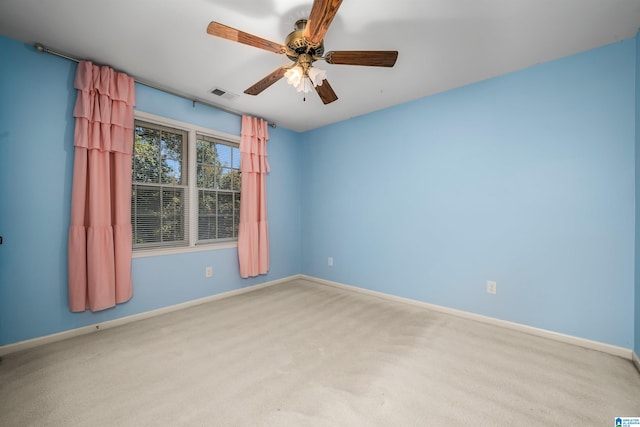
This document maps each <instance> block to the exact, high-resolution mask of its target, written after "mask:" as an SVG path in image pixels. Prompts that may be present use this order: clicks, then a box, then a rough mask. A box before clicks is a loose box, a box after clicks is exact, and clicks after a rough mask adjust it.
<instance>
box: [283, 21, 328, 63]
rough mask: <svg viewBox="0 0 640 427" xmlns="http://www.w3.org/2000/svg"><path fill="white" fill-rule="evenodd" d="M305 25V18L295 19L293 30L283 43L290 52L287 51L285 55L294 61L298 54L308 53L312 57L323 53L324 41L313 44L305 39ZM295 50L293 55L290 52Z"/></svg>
mask: <svg viewBox="0 0 640 427" xmlns="http://www.w3.org/2000/svg"><path fill="white" fill-rule="evenodd" d="M306 26H307V20H306V19H300V20H298V21H296V25H295V30H294V31H293V32H292V33H290V34H289V35H288V36H287V38H286V40H285V44H286V46H287V47H288V48H289V49H290V51H291V52H287V57H288V58H289V59H290V60H292V61H293V62H296V61H297V60H298V56H299V55H301V54H308V55H310V56H311V57H312V58H313V57H321V56H322V55H323V54H324V41H320V43H318V44H317V45H313V44H312V43H310V42H309V41H308V40H307V39H305V38H304V29H305V28H306ZM292 52H295V55H292V54H291V53H292Z"/></svg>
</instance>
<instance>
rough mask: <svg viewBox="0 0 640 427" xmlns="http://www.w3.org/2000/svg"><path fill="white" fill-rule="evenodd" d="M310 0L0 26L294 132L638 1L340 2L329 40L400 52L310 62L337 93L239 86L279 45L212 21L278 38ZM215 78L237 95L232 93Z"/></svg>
mask: <svg viewBox="0 0 640 427" xmlns="http://www.w3.org/2000/svg"><path fill="white" fill-rule="evenodd" d="M311 4H312V0H228V1H223V0H188V1H187V0H162V1H157V0H111V1H105V0H101V1H98V0H49V1H42V0H1V1H0V34H3V35H6V36H9V37H12V38H14V39H18V40H22V41H24V42H27V43H35V42H39V43H42V44H44V45H45V46H46V47H48V48H50V49H53V50H56V51H60V52H63V53H66V54H68V55H70V56H72V57H76V58H81V59H89V60H93V61H95V62H97V63H100V64H107V65H110V66H112V67H113V68H115V69H117V70H120V71H124V72H126V73H128V74H129V75H131V76H133V77H135V78H137V79H139V80H143V81H146V82H150V83H152V84H155V85H157V86H159V87H163V88H167V89H170V90H171V91H174V92H178V93H181V94H184V95H186V96H187V97H189V98H190V99H199V100H203V101H206V102H208V103H212V104H218V105H221V106H222V107H224V108H227V109H231V110H234V111H237V112H242V113H248V114H253V115H256V116H260V117H264V118H266V119H268V120H269V121H272V122H275V123H276V124H277V125H279V126H283V127H286V128H289V129H292V130H296V131H305V130H309V129H313V128H317V127H320V126H324V125H327V124H329V123H334V122H337V121H341V120H345V119H348V118H350V117H354V116H359V115H362V114H365V113H368V112H371V111H375V110H379V109H382V108H385V107H389V106H392V105H396V104H400V103H404V102H407V101H410V100H414V99H418V98H422V97H424V96H428V95H432V94H434V93H438V92H442V91H445V90H448V89H452V88H455V87H459V86H462V85H466V84H469V83H473V82H476V81H480V80H484V79H487V78H490V77H494V76H497V75H500V74H504V73H507V72H510V71H515V70H518V69H522V68H525V67H528V66H531V65H534V64H538V63H541V62H546V61H550V60H553V59H556V58H560V57H563V56H566V55H570V54H573V53H577V52H581V51H585V50H588V49H591V48H594V47H598V46H602V45H605V44H609V43H612V42H615V41H618V40H622V39H626V38H629V37H633V36H635V34H636V31H637V30H638V27H640V0H393V1H388V0H385V1H383V0H344V2H343V3H342V6H341V7H340V10H339V11H338V14H337V16H336V18H335V19H334V21H333V23H332V25H331V27H330V28H329V31H328V33H327V35H326V37H325V40H324V41H325V50H326V51H330V50H398V51H399V56H398V61H397V63H396V65H395V67H394V68H377V67H359V66H345V65H330V64H325V63H322V62H320V63H316V66H319V67H320V68H324V69H326V70H327V79H328V80H329V82H330V83H331V86H332V87H333V89H334V90H335V92H336V94H337V95H338V97H339V99H338V101H336V102H334V103H332V104H329V105H323V104H322V102H321V101H320V99H319V98H318V96H317V94H315V93H310V94H308V95H307V100H306V102H303V100H302V95H301V94H300V93H297V92H296V91H295V90H294V89H293V88H292V87H291V86H289V85H287V83H286V80H285V79H283V80H281V81H279V82H277V83H275V84H274V85H273V86H271V87H270V88H268V89H266V90H265V91H264V92H262V94H260V95H258V96H251V95H245V94H244V93H243V91H244V90H245V89H246V88H247V87H249V86H251V85H252V84H253V83H255V82H256V81H258V80H260V79H261V78H262V77H264V76H266V75H267V74H269V73H270V72H271V71H273V70H275V69H276V68H277V67H279V66H281V65H288V64H290V63H291V62H290V61H289V60H288V59H287V58H286V56H284V55H277V54H274V53H270V52H267V51H265V50H261V49H257V48H254V47H251V46H246V45H243V44H239V43H234V42H231V41H228V40H225V39H221V38H217V37H212V36H210V35H208V34H207V33H206V28H207V25H208V24H209V22H210V21H218V22H221V23H223V24H226V25H229V26H231V27H234V28H237V29H239V30H243V31H246V32H248V33H251V34H254V35H256V36H259V37H262V38H265V39H268V40H271V41H274V42H277V43H284V38H285V37H286V35H287V34H288V33H290V32H291V31H292V30H293V25H294V23H295V21H296V20H298V19H300V18H306V17H308V15H309V12H310V11H311ZM215 87H219V88H221V89H224V90H226V91H228V92H231V93H235V94H238V95H239V97H238V98H236V99H235V100H232V101H228V100H225V99H221V98H220V97H217V96H215V95H212V94H210V93H209V91H210V90H211V89H213V88H215Z"/></svg>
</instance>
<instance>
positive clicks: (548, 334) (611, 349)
mask: <svg viewBox="0 0 640 427" xmlns="http://www.w3.org/2000/svg"><path fill="white" fill-rule="evenodd" d="M301 278H303V279H306V280H310V281H312V282H316V283H319V284H323V285H327V286H333V287H336V288H341V289H346V290H349V291H353V292H358V293H361V294H365V295H370V296H375V297H378V298H383V299H386V300H391V301H396V302H402V303H405V304H411V305H415V306H419V307H424V308H428V309H431V310H434V311H438V312H441V313H446V314H451V315H453V316H457V317H462V318H465V319H470V320H475V321H478V322H483V323H488V324H490V325H495V326H500V327H503V328H507V329H512V330H516V331H520V332H524V333H527V334H530V335H536V336H539V337H544V338H549V339H552V340H555V341H560V342H563V343H567V344H572V345H576V346H579V347H583V348H588V349H590V350H596V351H600V352H603V353H608V354H612V355H614V356H619V357H623V358H625V359H628V360H632V354H634V355H635V353H633V351H632V350H631V349H628V348H624V347H618V346H615V345H611V344H606V343H602V342H599V341H592V340H588V339H585V338H579V337H574V336H571V335H565V334H561V333H558V332H553V331H548V330H546V329H540V328H534V327H532V326H527V325H523V324H520V323H515V322H509V321H506V320H500V319H496V318H494V317H489V316H483V315H481V314H475V313H469V312H467V311H462V310H456V309H454V308H449V307H444V306H441V305H435V304H430V303H426V302H422V301H418V300H413V299H410V298H403V297H398V296H395V295H390V294H385V293H383V292H378V291H371V290H368V289H363V288H359V287H357V286H351V285H345V284H343V283H338V282H332V281H330V280H325V279H319V278H317V277H312V276H305V275H302V277H301ZM635 356H636V359H634V362H635V363H636V366H639V365H640V362H638V359H637V355H635ZM638 369H640V368H638Z"/></svg>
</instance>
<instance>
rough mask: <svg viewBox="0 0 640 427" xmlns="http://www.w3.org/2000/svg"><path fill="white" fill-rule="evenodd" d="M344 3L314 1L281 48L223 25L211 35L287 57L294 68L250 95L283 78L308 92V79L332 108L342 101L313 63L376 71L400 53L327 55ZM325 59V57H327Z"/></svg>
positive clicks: (214, 25) (211, 28)
mask: <svg viewBox="0 0 640 427" xmlns="http://www.w3.org/2000/svg"><path fill="white" fill-rule="evenodd" d="M341 3H342V0H314V2H313V6H312V7H311V13H310V14H309V19H308V20H307V19H301V20H298V21H297V22H296V24H295V28H294V31H293V32H291V33H290V34H289V35H288V36H287V37H286V39H285V43H284V44H283V45H282V44H279V43H275V42H272V41H269V40H265V39H263V38H261V37H258V36H254V35H252V34H249V33H245V32H244V31H240V30H237V29H235V28H231V27H228V26H226V25H224V24H220V23H219V22H211V23H210V24H209V26H208V27H207V33H209V34H211V35H212V36H216V37H222V38H223V39H227V40H231V41H235V42H238V43H243V44H246V45H249V46H253V47H257V48H260V49H264V50H268V51H270V52H274V53H277V54H285V55H286V56H287V57H288V58H289V59H290V60H291V61H293V63H294V64H293V65H288V66H282V67H280V68H278V69H276V70H275V71H273V72H272V73H270V74H269V75H267V76H266V77H264V78H263V79H261V80H259V81H258V82H257V83H256V84H254V85H253V86H251V87H249V88H248V89H246V90H245V91H244V93H246V94H248V95H258V94H260V93H261V92H262V91H264V90H265V89H267V88H268V87H269V86H271V85H272V84H274V83H275V82H277V81H278V80H280V79H281V78H283V77H287V80H288V82H289V83H290V84H292V85H294V86H295V87H296V88H297V89H298V91H302V90H303V91H304V92H307V91H309V90H310V88H309V87H308V86H307V78H308V80H309V81H311V83H312V85H313V87H314V88H315V90H316V92H317V93H318V95H319V96H320V99H322V102H323V103H325V104H329V103H331V102H333V101H335V100H337V99H338V96H337V95H336V94H335V92H334V91H333V89H332V88H331V85H329V82H328V81H327V80H326V78H325V73H324V71H322V70H318V69H316V68H314V67H313V63H314V62H315V61H318V60H324V61H326V62H327V63H329V64H341V65H366V66H372V67H393V66H394V65H395V63H396V59H397V58H398V52H397V51H395V50H393V51H390V50H384V51H382V50H344V51H331V52H327V53H326V54H325V53H324V43H323V39H324V36H325V34H326V33H327V30H328V29H329V26H330V25H331V21H333V18H334V17H335V15H336V13H337V12H338V8H339V7H340V4H341ZM323 55H324V56H323Z"/></svg>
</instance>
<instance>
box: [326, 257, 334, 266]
mask: <svg viewBox="0 0 640 427" xmlns="http://www.w3.org/2000/svg"><path fill="white" fill-rule="evenodd" d="M327 265H328V266H329V267H333V257H332V256H330V257H329V258H327Z"/></svg>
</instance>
